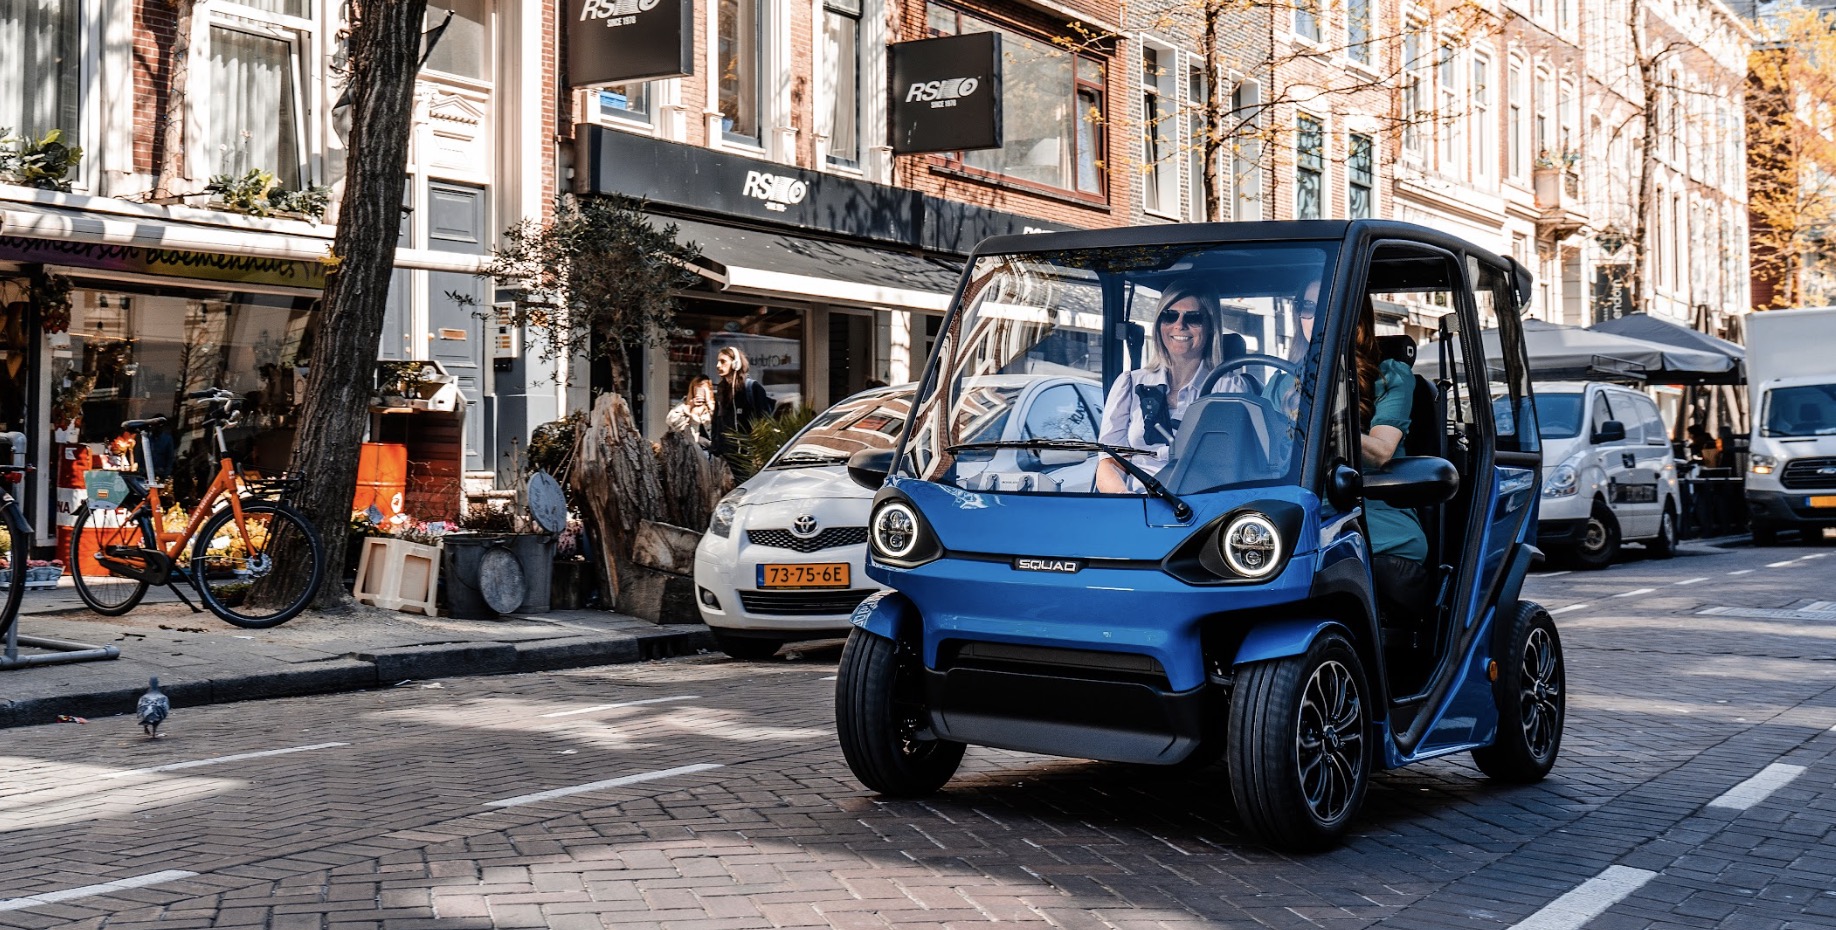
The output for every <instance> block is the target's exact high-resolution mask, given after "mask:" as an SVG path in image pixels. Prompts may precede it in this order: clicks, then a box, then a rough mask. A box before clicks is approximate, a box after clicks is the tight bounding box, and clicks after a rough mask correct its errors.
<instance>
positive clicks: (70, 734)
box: [0, 547, 1836, 930]
mask: <svg viewBox="0 0 1836 930" xmlns="http://www.w3.org/2000/svg"><path fill="white" fill-rule="evenodd" d="M1822 551H1824V550H1819V549H1799V550H1782V551H1772V552H1769V553H1760V552H1754V551H1749V550H1727V551H1720V550H1707V549H1701V548H1699V547H1690V548H1688V549H1686V552H1685V556H1684V557H1680V558H1678V559H1676V560H1674V561H1673V562H1669V563H1659V562H1635V563H1632V564H1628V565H1623V566H1617V567H1615V568H1613V569H1611V570H1608V571H1606V572H1601V573H1596V574H1585V575H1583V574H1574V575H1562V576H1550V577H1539V578H1537V579H1534V580H1533V581H1532V584H1531V586H1530V587H1531V591H1532V593H1533V596H1537V597H1541V598H1543V599H1545V602H1546V603H1547V604H1548V605H1549V606H1551V607H1557V608H1559V607H1562V606H1567V605H1571V604H1580V603H1586V604H1589V605H1590V607H1589V608H1588V609H1584V610H1577V611H1571V612H1567V613H1564V614H1562V615H1560V616H1559V617H1558V621H1559V623H1560V624H1561V627H1562V631H1563V635H1564V642H1565V645H1566V647H1567V652H1568V658H1569V662H1570V668H1569V680H1570V690H1571V702H1572V703H1571V705H1570V712H1571V718H1570V726H1569V730H1568V735H1567V740H1566V742H1565V744H1564V750H1563V758H1562V760H1561V762H1560V763H1559V764H1558V767H1557V769H1556V771H1555V773H1554V774H1553V775H1552V776H1551V778H1550V779H1549V780H1548V781H1546V782H1544V783H1543V784H1540V785H1536V786H1529V787H1506V786H1498V785H1494V784H1491V783H1490V782H1488V781H1486V780H1485V779H1483V778H1482V777H1480V776H1478V774H1477V773H1476V771H1474V770H1473V769H1472V767H1471V766H1470V765H1469V764H1468V763H1467V762H1466V760H1465V758H1464V757H1463V756H1462V757H1456V758H1450V759H1446V760H1440V761H1436V762H1431V763H1427V764H1423V765H1418V766H1414V767H1411V768H1406V769H1402V770H1399V771H1396V772H1391V773H1385V774H1383V775H1381V776H1380V777H1379V778H1378V779H1377V780H1376V783H1375V785H1374V786H1373V789H1372V791H1371V794H1370V799H1369V801H1368V802H1367V806H1366V809H1365V812H1364V814H1363V816H1362V818H1361V819H1360V821H1359V822H1358V824H1357V825H1356V827H1355V830H1354V835H1353V836H1352V838H1351V839H1350V841H1349V842H1348V843H1347V844H1346V845H1345V846H1344V847H1343V848H1342V849H1340V850H1337V851H1334V852H1331V853H1328V854H1324V855H1319V856H1312V857H1300V858H1293V857H1286V856H1281V855H1277V854H1273V853H1270V852H1268V851H1266V850H1264V849H1262V848H1260V847H1258V846H1255V845H1254V844H1251V843H1248V842H1246V841H1245V840H1244V839H1243V838H1242V836H1241V835H1240V834H1239V833H1238V832H1237V830H1236V828H1235V823H1234V818H1233V815H1232V813H1231V810H1230V804H1229V800H1228V795H1227V793H1225V791H1224V789H1223V786H1222V782H1221V777H1222V773H1221V772H1219V771H1215V770H1214V771H1211V772H1205V773H1197V774H1191V773H1177V772H1176V773H1169V772H1164V771H1160V770H1148V769H1141V768H1135V767H1129V766H1119V765H1108V764H1099V763H1088V762H1078V761H1071V760H1055V759H1046V758H1042V757H1036V756H1026V755H1022V754H1017V753H1005V752H992V751H984V750H971V752H970V754H969V757H968V760H967V763H966V765H965V767H964V772H963V774H962V775H961V776H959V777H958V779H957V780H956V781H954V782H952V783H951V785H950V787H949V789H948V790H947V791H946V792H944V793H943V794H941V795H939V796H937V797H935V798H931V799H926V800H923V801H889V800H883V799H878V798H875V797H873V796H871V795H869V794H867V793H866V792H863V791H862V790H861V789H860V787H859V786H858V784H856V783H854V782H853V780H852V778H851V777H850V776H849V774H848V772H847V769H846V766H845V765H844V764H842V762H841V760H840V754H839V752H838V751H837V750H836V748H835V746H834V737H833V731H832V722H831V709H830V697H831V691H832V688H833V683H832V682H831V681H826V680H825V679H827V678H828V677H830V676H832V675H833V673H834V669H833V664H832V660H833V655H834V653H833V651H832V650H831V651H829V652H827V653H818V654H815V655H813V656H806V657H805V658H804V659H803V661H783V660H780V661H777V662H773V663H752V664H747V663H732V662H726V661H723V660H717V659H712V658H702V659H683V660H674V661H668V662H652V663H643V664H638V665H629V666H620V667H614V668H600V669H589V670H581V671H570V672H565V673H558V674H544V675H507V676H499V677H492V678H465V679H448V680H444V681H440V682H437V683H417V684H416V685H413V686H406V687H403V688H398V689H390V690H378V691H368V692H361V693H355V694H344V695H336V696H330V697H320V698H313V699H297V700H286V701H274V702H264V703H259V704H242V705H226V706H220V707H194V708H187V707H183V706H181V707H180V708H179V710H178V712H177V713H175V716H174V720H173V722H172V724H171V725H170V726H171V732H172V735H171V736H170V737H169V738H167V739H162V740H160V741H158V742H146V741H144V740H141V739H139V738H138V736H137V732H136V731H133V730H132V729H131V726H130V725H129V724H128V722H127V721H125V720H108V721H98V722H97V723H95V724H92V725H91V726H89V727H73V726H61V727H60V726H50V727H30V728H22V729H16V730H11V731H8V732H7V736H6V740H7V743H6V748H5V749H3V750H0V755H4V756H5V757H7V758H6V759H4V760H3V761H4V762H5V763H6V764H7V765H8V766H9V770H8V775H7V776H6V777H5V779H4V780H0V835H4V839H3V840H0V865H4V866H5V868H4V869H0V874H4V875H5V876H6V877H5V878H4V879H0V899H4V898H7V897H12V896H20V895H27V894H35V893H41V892H45V891H54V890H58V889H64V888H69V887H72V886H77V885H83V884H88V883H93V882H101V881H109V880H113V879H118V878H121V877H123V876H128V875H134V874H145V873H148V872H154V871H157V870H160V869H186V870H190V871H195V872H197V873H199V874H198V875H197V876H196V877H194V878H187V879H182V880H178V881H173V882H170V883H166V884H161V885H157V886H153V887H147V888H140V889H135V890H132V891H123V892H116V893H112V894H109V895H107V896H101V897H96V898H91V899H83V900H76V901H69V902H64V903H61V904H56V905H49V906H43V907H35V908H30V909H24V910H16V911H0V926H8V927H11V926H19V927H50V926H107V927H110V928H118V927H123V926H128V927H135V926H140V925H142V924H145V925H147V926H160V927H173V926H249V927H313V928H330V927H360V926H362V927H400V928H412V927H452V928H459V927H535V926H549V927H563V928H572V927H621V928H622V927H630V928H667V930H751V928H760V930H763V928H779V927H785V928H803V927H812V928H813V927H836V928H848V930H854V928H871V930H880V928H894V927H896V928H900V930H906V928H923V930H929V928H944V927H960V926H964V925H971V924H974V925H982V924H988V923H993V922H997V921H999V922H1002V923H1022V924H1026V925H1031V926H1041V927H1046V926H1052V927H1063V928H1068V930H1098V928H1106V930H1107V928H1113V930H1136V928H1141V930H1149V928H1153V930H1160V928H1187V927H1198V926H1205V927H1369V926H1378V925H1381V926H1385V927H1394V928H1426V930H1435V928H1440V927H1448V928H1454V927H1458V928H1475V927H1484V928H1509V927H1511V926H1512V925H1513V924H1515V923H1516V922H1518V921H1521V920H1523V919H1524V918H1526V917H1527V916H1529V915H1530V914H1532V913H1534V912H1535V911H1537V910H1538V909H1539V908H1540V907H1542V906H1543V905H1545V904H1547V903H1548V902H1550V901H1551V900H1553V899H1555V898H1556V897H1558V896H1560V895H1561V894H1562V893H1564V892H1565V891H1567V890H1569V889H1571V888H1573V887H1574V886H1575V885H1577V884H1579V883H1580V882H1582V881H1584V880H1586V879H1587V878H1589V877H1591V876H1593V875H1596V874H1598V873H1599V872H1600V871H1601V870H1602V869H1604V868H1606V867H1607V866H1609V865H1615V864H1619V865H1625V866H1630V867H1633V868H1639V869H1648V870H1651V871H1654V872H1656V873H1657V875H1656V877H1655V878H1653V879H1652V880H1651V881H1650V882H1649V883H1648V884H1646V885H1644V886H1643V887H1642V888H1640V889H1639V890H1637V891H1636V892H1634V893H1633V894H1632V895H1631V896H1630V897H1628V898H1626V899H1625V900H1624V901H1622V902H1620V903H1619V904H1617V905H1615V906H1613V907H1612V908H1610V909H1609V910H1608V911H1607V912H1606V913H1604V914H1602V915H1601V916H1600V917H1598V918H1596V919H1595V921H1594V922H1593V923H1592V924H1590V926H1591V927H1592V928H1594V930H1621V928H1643V927H1725V928H1729V930H1734V928H1740V927H1748V926H1766V927H1777V928H1792V930H1797V928H1801V927H1821V928H1826V930H1827V928H1829V927H1832V926H1836V895H1831V894H1829V893H1828V889H1830V888H1831V887H1832V886H1833V885H1836V881H1833V880H1836V852H1832V851H1831V849H1830V847H1829V844H1828V843H1827V839H1828V836H1829V832H1830V830H1831V829H1832V827H1833V826H1836V797H1833V796H1832V795H1833V794H1836V790H1833V789H1832V782H1833V781H1836V760H1832V759H1831V758H1830V756H1831V754H1832V752H1833V751H1836V733H1832V732H1830V727H1832V726H1836V690H1833V689H1836V623H1831V622H1817V621H1798V622H1790V621H1776V620H1774V621H1768V620H1755V619H1750V618H1728V617H1720V616H1709V615H1702V614H1701V613H1700V611H1701V610H1703V609H1707V608H1711V607H1714V606H1720V605H1744V606H1756V607H1774V608H1780V609H1786V608H1793V607H1804V606H1809V605H1811V604H1814V603H1815V602H1816V599H1817V595H1818V593H1819V592H1820V591H1824V592H1826V593H1829V597H1830V599H1836V586H1832V585H1827V584H1826V583H1824V582H1823V581H1821V580H1820V579H1826V578H1828V577H1829V572H1828V571H1827V570H1825V569H1822V568H1821V564H1828V560H1824V561H1823V562H1819V561H1817V560H1810V561H1803V562H1797V561H1794V562H1793V564H1792V566H1791V567H1785V568H1776V569H1766V568H1765V566H1766V565H1767V564H1768V561H1767V560H1771V561H1779V560H1780V556H1781V555H1790V556H1791V557H1792V558H1793V559H1794V560H1795V559H1798V558H1801V557H1802V556H1805V555H1817V554H1820V553H1821V552H1822ZM1730 571H1747V572H1749V574H1745V575H1728V574H1727V573H1728V572H1730ZM1711 573H1712V574H1713V576H1714V578H1715V582H1714V583H1713V584H1710V583H1707V582H1701V583H1697V584H1694V585H1677V584H1676V582H1677V581H1680V580H1687V579H1688V578H1690V577H1697V576H1707V575H1710V574H1711ZM1794 573H1796V574H1794ZM1644 586H1654V587H1659V588H1660V591H1658V592H1654V594H1653V595H1652V596H1651V597H1650V598H1647V599H1634V598H1623V599H1616V598H1613V597H1612V595H1613V594H1616V593H1621V592H1624V591H1627V590H1634V589H1636V588H1638V587H1644ZM1602 605H1604V606H1602ZM819 659H820V660H822V661H817V660H819ZM430 684H438V685H439V687H426V686H422V685H430ZM690 696H692V697H690ZM668 697H677V698H682V700H678V701H665V702H660V703H649V704H641V705H638V704H630V702H633V701H642V700H655V699H658V698H668ZM613 703H625V704H627V705H628V706H625V707H615V708H608V709H605V710H601V711H594V712H590V713H570V712H573V711H579V710H581V709H583V708H590V707H596V706H601V705H605V704H613ZM552 714H569V716H545V715H552ZM328 741H338V742H345V743H348V744H349V745H348V746H344V747H332V748H326V749H320V750H312V751H302V752H298V753H294V754H290V755H284V756H272V757H263V758H261V759H254V760H247V761H243V762H226V763H222V764H220V765H213V766H205V767H198V768H192V769H183V770H174V771H170V772H164V773H154V774H151V775H138V776H131V777H127V778H119V779H104V778H103V776H106V775H111V774H115V773H118V772H121V771H123V770H129V769H145V768H149V767H154V766H158V765H162V764H169V763H171V762H177V761H183V760H196V759H201V758H209V757H220V756H224V755H231V754H235V753H244V752H258V751H263V750H272V749H274V748H277V747H282V746H295V745H316V744H320V743H324V742H328ZM710 762H711V763H718V764H720V765H722V766H723V767H722V768H718V769H712V770H708V771H704V772H697V773H693V774H687V775H682V776H677V777H672V778H668V779H662V780H658V781H651V782H643V783H636V784H630V785H627V786H623V787H617V788H609V789H604V790H600V791H596V792H591V793H586V794H580V795H573V796H568V797H563V798H556V799H553V800H549V801H544V802H541V803H538V804H531V805H526V806H519V807H513V808H505V809H492V808H487V807H485V803H486V802H488V801H490V800H493V799H499V798H505V797H510V796H515V795H521V794H526V793H529V792H532V791H539V790H543V789H547V788H553V787H559V786H565V785H576V784H582V783H586V782H593V781H598V780H602V779H606V778H609V777H612V776H615V775H620V774H628V773H631V772H643V771H655V770H661V769H666V768H671V767H674V766H679V765H685V764H692V763H710ZM1773 762H1788V763H1791V764H1796V765H1802V766H1804V768H1805V772H1804V774H1803V775H1801V776H1800V777H1798V778H1797V779H1795V780H1794V781H1792V782H1791V783H1790V784H1788V785H1787V786H1786V787H1785V788H1783V789H1781V790H1780V791H1779V792H1778V793H1777V794H1776V795H1774V796H1772V797H1771V798H1768V799H1767V800H1766V801H1764V802H1762V803H1761V804H1759V805H1757V806H1755V807H1754V808H1752V809H1749V810H1746V811H1739V812H1735V811H1723V810H1719V809H1715V808H1709V807H1706V804H1707V803H1708V802H1709V801H1710V800H1712V799H1714V798H1716V797H1718V796H1720V795H1721V794H1722V793H1723V792H1725V791H1727V790H1728V789H1729V788H1731V787H1733V786H1734V785H1736V784H1739V783H1740V782H1741V781H1742V780H1743V779H1746V778H1747V777H1749V776H1751V775H1753V774H1754V773H1755V772H1757V771H1759V770H1761V769H1764V768H1765V767H1766V766H1767V765H1769V764H1771V763H1773Z"/></svg>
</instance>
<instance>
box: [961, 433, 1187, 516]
mask: <svg viewBox="0 0 1836 930" xmlns="http://www.w3.org/2000/svg"><path fill="white" fill-rule="evenodd" d="M966 449H1070V450H1073V451H1081V452H1091V451H1096V452H1102V453H1104V454H1106V455H1108V456H1109V457H1110V458H1112V459H1115V460H1116V464H1117V465H1120V466H1122V470H1123V471H1125V472H1128V474H1129V476H1130V477H1132V478H1134V479H1135V480H1136V481H1139V482H1141V486H1142V487H1144V488H1146V489H1147V492H1148V493H1149V494H1152V495H1154V496H1155V497H1158V498H1160V499H1161V500H1163V501H1166V502H1167V503H1169V504H1171V505H1173V518H1174V519H1175V520H1179V521H1180V522H1182V523H1183V522H1185V521H1186V520H1189V519H1191V518H1192V505H1190V504H1187V503H1186V502H1185V501H1182V500H1180V499H1179V498H1178V497H1177V496H1176V495H1174V493H1173V492H1172V491H1169V490H1167V486H1166V485H1164V484H1161V483H1160V482H1159V481H1158V480H1156V479H1155V478H1154V476H1153V475H1150V474H1148V473H1147V472H1146V471H1145V470H1143V469H1142V468H1141V466H1139V465H1136V464H1135V463H1134V462H1131V461H1129V460H1128V457H1129V456H1131V455H1152V454H1153V453H1152V452H1151V451H1149V450H1147V449H1131V448H1129V447H1127V446H1112V445H1109V444H1107V443H1101V442H1094V441H1092V440H1089V439H999V440H994V441H991V442H959V443H957V444H956V445H954V446H945V447H944V451H945V452H948V453H950V454H951V455H955V454H956V453H958V452H962V451H964V450H966Z"/></svg>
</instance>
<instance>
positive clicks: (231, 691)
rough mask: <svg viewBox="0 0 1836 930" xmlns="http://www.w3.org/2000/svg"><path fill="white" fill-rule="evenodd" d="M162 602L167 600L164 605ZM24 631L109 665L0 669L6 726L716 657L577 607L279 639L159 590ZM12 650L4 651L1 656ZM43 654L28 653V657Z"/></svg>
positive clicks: (676, 631) (373, 623)
mask: <svg viewBox="0 0 1836 930" xmlns="http://www.w3.org/2000/svg"><path fill="white" fill-rule="evenodd" d="M162 594H163V595H164V597H163V598H161V597H158V595H162ZM18 625H19V633H20V635H22V636H33V637H40V638H45V639H56V640H65V641H70V642H76V643H83V644H86V645H90V646H113V647H115V648H117V649H119V650H120V657H119V658H116V659H112V660H101V661H89V662H73V663H65V664H56V665H32V666H25V667H19V668H7V669H0V728H4V727H17V726H30V725H33V724H40V723H52V722H54V721H56V720H57V718H58V716H59V715H68V716H73V717H106V716H110V715H113V714H124V713H132V712H133V710H134V702H135V700H136V699H137V698H138V697H139V696H140V694H141V693H142V692H144V691H145V690H146V688H147V679H148V678H150V677H152V676H155V675H157V676H159V686H160V689H161V690H163V691H165V692H166V693H167V694H168V695H170V696H171V697H172V703H173V705H174V706H178V707H185V706H191V707H195V706H198V705H201V704H219V703H225V702H229V701H246V700H252V699H256V698H270V697H286V696H291V695H302V694H325V693H331V692H338V691H355V690H361V689H364V688H376V687H388V686H390V685H394V684H397V683H399V682H402V681H406V680H412V679H429V678H443V677H449V676H455V675H494V674H503V673H507V672H534V671H545V670H550V669H563V668H581V667H585V666H591V665H615V664H620V663H626V662H640V661H643V660H646V659H657V658H664V657H667V656H675V655H686V654H693V653H694V652H696V651H697V650H700V649H709V648H712V647H713V639H712V637H711V636H710V635H709V633H708V629H707V627H705V626H702V625H701V624H699V623H697V624H690V625H662V626H659V625H658V624H654V623H651V622H649V621H646V620H639V619H637V618H635V617H630V616H627V615H624V614H617V613H608V612H605V611H597V610H567V611H556V612H553V613H547V614H539V615H537V614H529V615H506V616H504V617H501V618H498V619H495V620H455V619H452V618H448V617H420V616H416V615H414V614H406V613H398V612H395V611H386V610H376V609H374V608H369V607H358V608H356V609H355V610H353V611H352V612H350V613H348V614H324V613H314V612H312V611H308V612H306V613H304V614H301V615H300V616H298V617H295V618H293V619H292V620H290V621H288V622H287V623H285V624H282V625H281V626H278V627H275V628H274V629H270V630H244V629H239V628H237V627H234V626H231V625H229V624H228V623H225V622H223V621H222V620H219V619H217V617H216V616H215V615H214V614H211V613H209V612H208V611H206V612H204V613H195V614H194V613H192V612H191V611H190V610H188V609H187V608H186V607H185V606H184V605H183V604H180V603H178V602H177V601H175V600H173V599H172V598H171V595H170V594H167V593H165V592H163V591H150V592H148V598H147V602H146V603H143V604H142V605H141V606H139V607H136V608H135V609H134V610H133V611H131V612H129V613H127V614H126V615H124V616H120V617H103V616H100V615H97V614H94V613H91V612H90V611H89V610H88V609H87V608H85V607H84V606H83V605H82V603H81V602H80V601H78V600H77V598H76V593H75V591H73V590H72V589H71V588H70V587H69V586H68V582H66V583H65V586H63V587H61V588H59V589H57V590H55V591H28V592H27V593H26V602H25V605H24V610H23V611H22V613H21V615H20V617H19V624H18ZM4 649H5V643H4V641H0V654H4ZM45 651H46V650H41V649H33V648H28V647H26V646H24V645H21V646H20V647H19V654H20V655H21V656H25V655H34V654H43V653H44V652H45Z"/></svg>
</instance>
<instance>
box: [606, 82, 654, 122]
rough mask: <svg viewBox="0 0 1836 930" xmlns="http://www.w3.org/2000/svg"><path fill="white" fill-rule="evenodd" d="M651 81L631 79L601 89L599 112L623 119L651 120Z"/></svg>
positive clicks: (635, 120)
mask: <svg viewBox="0 0 1836 930" xmlns="http://www.w3.org/2000/svg"><path fill="white" fill-rule="evenodd" d="M650 101H651V96H650V82H649V81H631V82H629V83H625V84H611V85H608V86H606V87H601V88H600V89H599V112H600V113H602V114H605V115H608V116H613V117H616V118H618V119H622V120H630V121H632V122H638V123H648V122H650V108H651V102H650Z"/></svg>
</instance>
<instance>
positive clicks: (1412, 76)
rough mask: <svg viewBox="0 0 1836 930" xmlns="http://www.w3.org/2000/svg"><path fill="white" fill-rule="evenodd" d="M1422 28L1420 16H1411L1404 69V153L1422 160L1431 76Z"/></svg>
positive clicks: (1405, 47)
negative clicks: (1426, 59)
mask: <svg viewBox="0 0 1836 930" xmlns="http://www.w3.org/2000/svg"><path fill="white" fill-rule="evenodd" d="M1422 29H1423V24H1422V23H1421V22H1420V21H1419V20H1410V21H1409V23H1408V25H1407V27H1406V28H1404V30H1403V47H1402V55H1403V72H1402V124H1403V125H1402V150H1403V155H1404V157H1407V158H1413V159H1416V160H1420V159H1421V158H1422V156H1423V155H1424V154H1425V153H1424V152H1423V149H1422V122H1423V120H1425V119H1427V118H1428V113H1427V109H1428V101H1427V99H1426V95H1427V93H1428V87H1427V85H1428V79H1427V76H1426V75H1425V74H1423V73H1422V72H1423V69H1425V68H1426V67H1427V62H1426V61H1425V60H1424V56H1423V54H1422Z"/></svg>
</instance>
